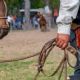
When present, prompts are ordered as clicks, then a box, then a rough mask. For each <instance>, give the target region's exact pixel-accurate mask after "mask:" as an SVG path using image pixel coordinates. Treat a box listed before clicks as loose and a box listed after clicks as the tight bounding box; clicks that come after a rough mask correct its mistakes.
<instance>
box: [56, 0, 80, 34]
mask: <svg viewBox="0 0 80 80" xmlns="http://www.w3.org/2000/svg"><path fill="white" fill-rule="evenodd" d="M79 5H80V0H60V10H59V16H58V18H57V26H58V33H62V34H68V35H70V28H71V23H72V20H73V19H75V18H76V16H77V13H78V9H79Z"/></svg>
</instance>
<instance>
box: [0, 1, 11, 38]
mask: <svg viewBox="0 0 80 80" xmlns="http://www.w3.org/2000/svg"><path fill="white" fill-rule="evenodd" d="M3 3H4V6H5V15H4V17H1V16H0V20H2V19H4V20H6V19H7V5H6V2H5V1H4V0H3ZM9 30H10V28H9V25H8V22H7V21H6V24H5V25H0V39H2V38H3V37H5V36H6V35H7V34H8V32H9Z"/></svg>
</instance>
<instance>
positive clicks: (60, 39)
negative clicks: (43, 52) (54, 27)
mask: <svg viewBox="0 0 80 80" xmlns="http://www.w3.org/2000/svg"><path fill="white" fill-rule="evenodd" d="M68 42H69V35H66V34H57V38H56V45H57V46H58V47H59V48H61V49H65V48H66V47H67V45H68Z"/></svg>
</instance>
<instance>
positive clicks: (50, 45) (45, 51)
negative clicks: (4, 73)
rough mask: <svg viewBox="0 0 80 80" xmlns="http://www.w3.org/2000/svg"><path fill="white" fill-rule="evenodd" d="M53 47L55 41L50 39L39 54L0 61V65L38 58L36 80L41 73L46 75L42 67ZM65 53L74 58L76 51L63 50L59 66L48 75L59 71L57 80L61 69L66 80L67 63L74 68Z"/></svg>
mask: <svg viewBox="0 0 80 80" xmlns="http://www.w3.org/2000/svg"><path fill="white" fill-rule="evenodd" d="M55 46H56V41H55V39H52V40H50V41H48V42H47V43H45V45H44V46H43V48H42V50H41V51H40V52H39V53H35V54H33V55H29V56H23V57H19V58H14V59H4V60H0V63H5V62H12V61H19V60H24V59H28V58H31V57H35V56H39V59H38V72H37V74H36V76H35V79H34V80H36V79H37V77H38V75H39V73H40V72H42V73H43V74H44V75H46V74H45V73H44V70H43V67H44V64H45V62H46V59H47V57H48V55H49V54H50V52H51V51H52V49H53V48H54V47H55ZM67 51H69V52H70V53H71V54H72V55H74V56H75V58H76V54H77V51H76V50H75V49H74V48H73V47H71V46H68V47H67V48H65V49H64V57H63V59H62V60H61V62H60V64H59V66H58V67H57V68H56V70H55V71H54V72H53V74H51V75H50V76H54V75H55V74H56V73H57V72H58V71H59V70H60V69H61V72H60V75H59V78H58V80H60V78H61V76H62V72H63V69H65V76H64V77H65V79H64V80H67V63H68V64H69V66H70V67H72V68H75V66H72V65H71V64H70V62H69V57H68V53H67ZM76 67H77V68H78V67H79V66H76Z"/></svg>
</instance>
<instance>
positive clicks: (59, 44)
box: [56, 40, 67, 49]
mask: <svg viewBox="0 0 80 80" xmlns="http://www.w3.org/2000/svg"><path fill="white" fill-rule="evenodd" d="M56 45H57V46H58V47H59V48H61V49H65V48H66V47H67V42H65V41H64V40H58V41H57V44H56Z"/></svg>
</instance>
